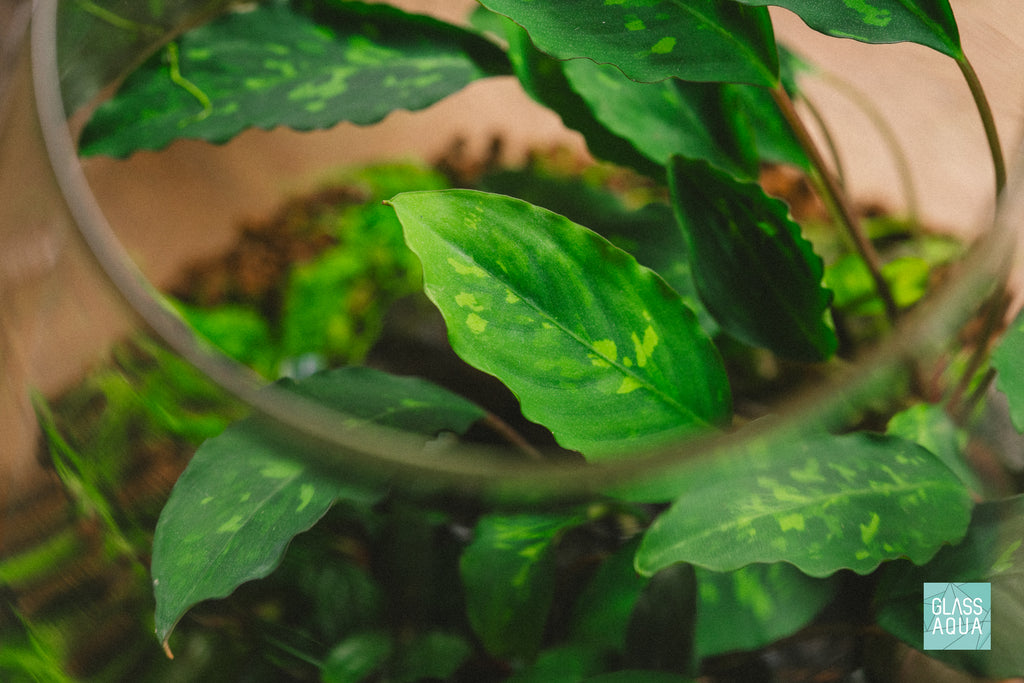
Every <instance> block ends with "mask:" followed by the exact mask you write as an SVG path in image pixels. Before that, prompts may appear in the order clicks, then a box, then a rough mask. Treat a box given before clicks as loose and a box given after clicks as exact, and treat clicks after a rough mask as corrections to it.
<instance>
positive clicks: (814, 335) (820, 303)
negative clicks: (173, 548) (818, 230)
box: [669, 157, 838, 361]
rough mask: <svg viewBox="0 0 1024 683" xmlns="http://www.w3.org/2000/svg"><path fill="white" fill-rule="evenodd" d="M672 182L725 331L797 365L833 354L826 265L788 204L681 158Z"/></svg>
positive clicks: (709, 300) (702, 287)
mask: <svg viewBox="0 0 1024 683" xmlns="http://www.w3.org/2000/svg"><path fill="white" fill-rule="evenodd" d="M669 184H670V187H671V190H672V200H673V204H674V206H675V210H676V218H677V219H678V221H679V225H680V227H681V228H682V230H683V234H684V235H685V236H686V241H687V243H688V244H689V247H690V255H691V256H690V259H691V264H692V267H693V275H694V280H695V282H696V284H697V291H698V292H699V293H700V295H701V298H702V299H703V300H704V304H705V305H706V306H707V307H708V310H709V311H710V312H711V315H713V316H714V317H715V319H716V320H717V321H718V323H719V324H720V325H721V326H722V328H723V329H725V330H726V331H727V332H729V333H730V334H732V335H733V336H735V337H736V338H738V339H740V340H741V341H744V342H747V343H749V344H752V345H754V346H763V347H765V348H768V349H770V350H771V351H774V352H775V353H777V354H779V355H780V356H784V357H787V358H792V359H794V360H805V361H820V360H825V359H827V358H829V357H831V356H832V354H834V353H835V351H836V347H837V346H838V341H837V339H836V335H835V332H834V331H833V330H832V328H831V327H830V326H829V325H828V324H827V323H826V321H825V316H826V311H827V310H828V305H829V303H830V301H831V299H832V295H831V292H829V290H827V289H824V288H823V287H822V286H821V280H822V277H823V275H824V270H825V269H824V265H823V263H822V260H821V258H820V257H818V256H817V255H816V254H815V253H814V251H813V250H812V247H811V244H810V242H808V241H807V240H805V239H804V238H803V237H802V236H801V235H800V226H798V225H797V224H796V223H794V222H793V221H792V220H791V219H790V218H789V209H788V208H787V206H786V204H785V203H783V202H782V201H780V200H778V199H773V198H771V197H769V196H768V195H766V194H765V193H764V191H763V190H762V189H761V187H760V186H759V185H756V184H754V183H740V182H737V181H736V180H734V179H733V178H732V177H730V176H728V175H726V174H725V173H722V172H721V171H718V170H716V169H714V168H712V167H711V166H710V165H708V164H707V162H703V161H692V160H688V159H684V158H682V157H674V158H673V160H672V164H671V166H670V167H669Z"/></svg>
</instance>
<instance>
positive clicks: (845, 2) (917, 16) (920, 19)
mask: <svg viewBox="0 0 1024 683" xmlns="http://www.w3.org/2000/svg"><path fill="white" fill-rule="evenodd" d="M736 2H740V3H743V4H744V5H753V6H759V7H763V6H765V5H776V6H778V7H785V8H786V9H788V10H791V11H793V12H794V13H796V14H797V15H799V16H800V18H801V19H803V20H804V22H806V23H807V25H808V26H810V27H811V28H813V29H814V30H816V31H820V32H821V33H825V34H827V35H830V36H835V37H837V38H853V39H854V40H859V41H861V42H865V43H902V42H910V43H920V44H921V45H925V46H927V47H930V48H933V49H935V50H938V51H939V52H941V53H943V54H946V55H948V56H950V57H952V58H954V59H957V58H959V57H962V56H963V50H962V49H961V47H960V32H959V30H958V29H957V26H956V19H955V18H954V17H953V10H952V9H951V8H950V6H949V2H948V0H736Z"/></svg>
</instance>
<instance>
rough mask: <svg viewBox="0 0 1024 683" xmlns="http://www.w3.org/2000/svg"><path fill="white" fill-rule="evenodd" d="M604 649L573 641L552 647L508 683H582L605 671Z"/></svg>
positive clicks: (507, 682)
mask: <svg viewBox="0 0 1024 683" xmlns="http://www.w3.org/2000/svg"><path fill="white" fill-rule="evenodd" d="M603 664H604V662H603V660H602V657H601V652H600V651H599V650H598V649H597V648H595V647H594V646H593V645H592V644H591V643H586V644H581V643H570V644H568V645H561V646H559V647H553V648H549V649H547V650H544V651H542V652H541V653H540V654H538V655H537V659H536V660H535V661H534V662H533V663H532V664H531V665H530V666H528V667H527V668H525V669H523V670H522V671H519V672H517V673H516V674H515V675H514V676H512V677H511V678H508V679H507V680H506V683H578V681H581V680H583V679H585V678H587V676H591V675H593V674H595V673H597V672H599V671H601V670H602V669H603V668H604V666H603Z"/></svg>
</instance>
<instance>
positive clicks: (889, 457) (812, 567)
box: [636, 432, 971, 577]
mask: <svg viewBox="0 0 1024 683" xmlns="http://www.w3.org/2000/svg"><path fill="white" fill-rule="evenodd" d="M679 486H680V488H681V491H680V495H679V497H678V498H677V500H676V501H675V503H674V504H673V506H672V507H671V508H670V509H669V510H668V511H667V512H665V513H663V514H662V515H661V516H660V517H659V518H658V519H657V520H655V522H654V524H653V525H652V526H651V527H650V529H649V530H648V531H647V533H646V534H645V536H644V540H643V543H642V544H641V546H640V550H639V551H638V553H637V558H636V563H637V569H638V570H639V571H640V572H642V573H644V574H653V573H654V572H656V571H658V570H659V569H661V568H663V567H666V566H668V565H670V564H672V563H674V562H690V563H693V564H695V565H697V566H700V567H704V568H706V569H711V570H714V571H730V570H733V569H738V568H739V567H742V566H744V565H747V564H750V563H752V562H766V563H768V562H780V561H784V562H789V563H791V564H794V565H796V566H797V567H798V568H799V569H800V570H801V571H803V572H804V573H806V574H808V575H810V576H818V577H822V576H828V575H829V574H832V573H833V572H835V571H837V570H839V569H852V570H853V571H855V572H857V573H860V574H866V573H868V572H870V571H872V570H873V569H875V567H877V566H878V565H879V564H880V563H882V562H884V561H886V560H892V559H896V558H900V557H908V558H909V559H911V560H912V561H914V562H916V563H923V562H926V561H927V560H929V559H930V558H931V557H932V556H933V555H934V554H935V552H936V551H937V550H938V549H939V547H940V546H942V545H943V544H945V543H951V542H956V541H957V540H959V539H960V538H962V537H963V534H964V532H965V531H966V528H967V523H968V521H969V519H970V511H971V497H970V494H969V492H968V491H967V489H966V488H965V487H964V486H963V484H962V483H961V482H960V481H959V480H958V479H957V478H956V475H954V474H953V473H952V472H951V471H950V470H949V468H948V467H946V465H944V464H943V463H942V462H941V461H939V460H938V458H936V457H935V456H934V455H932V454H931V453H929V452H928V451H927V450H925V449H924V448H921V447H920V446H918V445H917V444H914V443H911V442H909V441H905V440H903V439H898V438H895V437H889V436H879V435H874V434H869V433H866V432H858V433H854V434H848V435H843V436H832V435H830V434H807V435H797V434H789V435H784V436H783V437H782V438H776V439H775V440H773V441H769V440H767V439H763V440H759V441H755V442H753V443H752V444H751V446H750V447H748V448H747V449H744V451H740V452H738V453H736V454H730V455H729V456H727V457H722V458H718V459H714V460H711V461H707V462H704V463H701V464H699V465H695V466H694V467H693V469H692V470H691V471H690V473H689V476H688V477H687V478H686V479H684V480H681V481H680V482H679Z"/></svg>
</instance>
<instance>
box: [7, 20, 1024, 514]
mask: <svg viewBox="0 0 1024 683" xmlns="http://www.w3.org/2000/svg"><path fill="white" fill-rule="evenodd" d="M216 4H217V3H209V2H192V3H189V2H179V3H158V5H159V6H160V7H161V8H162V14H161V16H160V17H159V18H158V23H159V25H162V26H165V27H166V28H167V30H168V35H170V34H172V33H173V32H174V31H176V30H179V29H180V28H181V27H182V26H184V25H186V24H187V23H189V22H191V21H195V20H196V19H197V18H198V17H201V16H202V15H204V14H205V13H207V12H210V11H212V10H213V9H215V6H216ZM77 7H78V4H77V3H66V4H61V5H60V8H61V9H60V11H58V8H57V3H54V2H45V1H42V2H38V3H36V5H35V12H34V13H35V16H34V19H33V41H32V42H33V46H32V47H33V55H32V56H33V78H34V87H35V97H36V100H37V106H38V108H39V111H38V114H39V120H40V125H41V132H42V137H43V139H44V140H45V145H46V154H47V156H48V159H49V162H50V164H51V168H52V172H53V177H54V178H55V181H56V189H55V190H54V191H56V192H59V197H60V200H59V202H54V203H55V204H58V206H57V207H55V208H54V210H55V211H58V212H59V215H58V216H56V217H54V218H51V219H49V220H47V221H45V222H46V224H47V225H61V226H62V227H61V228H60V229H59V230H58V229H53V228H51V231H52V234H54V235H57V237H54V238H52V239H54V240H61V241H62V244H69V245H70V244H71V243H70V242H69V240H70V239H71V238H70V237H68V236H67V234H66V230H67V229H69V228H70V229H73V230H74V231H75V232H76V234H77V235H78V236H79V237H80V238H81V247H78V246H71V247H69V248H70V249H71V250H72V251H74V250H76V249H77V250H78V251H77V252H76V254H75V257H74V258H80V257H82V256H85V257H86V258H87V259H88V260H90V261H92V262H93V263H94V264H95V265H96V266H97V267H98V269H99V271H100V272H101V273H102V278H103V279H104V280H105V281H106V283H107V284H108V285H109V290H108V291H109V292H113V296H114V297H115V298H116V300H117V301H118V302H119V305H120V307H121V310H118V308H119V306H118V305H114V306H112V308H113V310H115V311H116V314H115V317H118V318H119V319H120V320H121V321H122V322H121V324H124V321H125V320H127V324H128V325H129V326H136V327H145V328H148V329H149V330H151V331H152V332H154V333H155V334H156V335H157V336H158V337H159V338H161V339H162V340H163V341H164V342H166V343H167V344H168V345H169V346H170V347H171V348H172V349H173V350H174V352H175V353H176V354H178V355H179V356H180V357H181V358H184V359H186V360H187V361H188V362H190V363H192V364H193V365H195V366H196V367H198V368H200V369H201V370H202V372H203V373H205V374H206V375H207V376H208V377H210V378H211V379H212V380H213V381H215V382H216V383H217V384H218V385H220V386H222V387H223V388H224V389H226V390H227V391H228V392H230V393H231V394H233V395H235V396H237V397H238V398H240V399H241V400H242V401H243V402H245V403H247V404H249V405H251V406H252V407H253V408H254V409H255V410H257V411H259V412H261V413H263V414H264V415H266V416H267V417H268V418H269V419H272V420H274V421H275V422H277V423H279V424H280V425H281V426H282V428H284V429H287V430H289V431H290V432H292V433H293V434H294V435H295V436H296V437H298V438H303V439H307V440H309V441H310V443H311V444H314V443H315V444H317V445H318V446H319V447H318V448H314V449H310V452H311V453H314V454H318V456H317V457H319V459H320V461H319V463H318V464H319V465H320V466H322V467H325V468H327V469H328V470H330V471H334V472H336V473H337V474H338V476H342V477H345V476H351V475H352V473H353V472H359V473H363V474H369V475H371V476H378V475H381V474H383V475H386V476H388V477H397V478H398V479H399V480H401V481H403V482H404V483H405V484H406V485H407V486H409V487H411V489H415V490H418V491H421V492H424V493H436V492H438V491H462V492H466V493H471V494H474V495H475V494H486V495H493V496H496V497H498V498H502V499H504V498H511V499H518V500H543V499H545V498H546V497H548V496H556V497H574V496H584V497H585V496H589V495H593V494H595V493H597V492H598V491H600V490H601V489H602V487H605V486H607V485H608V484H609V483H612V482H617V483H621V482H623V481H626V480H633V479H637V478H641V479H642V478H647V477H651V478H657V477H661V476H664V474H665V472H666V470H668V469H671V468H672V467H673V466H674V465H677V464H678V463H679V462H681V461H683V460H686V459H689V458H691V457H696V456H703V455H712V454H715V453H718V452H720V451H721V449H730V448H736V447H742V442H740V443H737V439H738V437H736V436H723V437H720V438H715V439H709V440H708V441H706V442H704V441H702V442H700V443H692V442H691V443H685V444H680V445H679V446H677V447H673V448H669V449H665V450H664V451H662V452H658V453H651V454H647V455H645V456H643V457H631V458H630V459H628V460H622V461H614V462H609V463H607V464H604V463H603V464H602V466H601V467H578V466H570V465H564V464H552V463H538V464H532V463H531V464H530V465H529V466H526V465H524V464H523V463H521V462H516V463H514V464H512V463H510V461H509V459H507V458H502V457H501V455H500V454H494V453H490V452H486V451H483V450H481V449H480V448H477V447H457V448H455V449H453V450H452V451H451V452H450V453H448V454H447V455H446V457H445V458H444V459H436V460H430V461H424V460H423V459H422V457H421V456H420V454H419V450H420V449H419V446H418V442H417V441H415V440H411V439H410V438H408V437H407V436H406V435H403V434H401V433H397V432H394V431H391V430H386V429H380V428H370V427H366V428H361V429H360V430H358V431H353V430H351V429H347V428H345V427H343V426H342V425H343V423H344V420H342V419H339V418H338V416H337V415H335V414H332V413H331V412H330V411H326V410H325V409H324V408H323V407H322V406H319V405H316V404H313V403H311V402H309V401H306V400H303V399H300V398H299V397H296V396H293V395H291V394H286V393H284V392H280V391H274V390H267V389H266V388H265V387H264V382H262V381H260V380H259V379H257V378H256V377H255V376H254V375H253V373H251V372H249V371H248V370H247V369H246V368H243V367H241V366H239V365H238V364H237V363H234V362H233V361H230V360H229V359H227V358H225V357H223V356H219V355H217V354H215V353H212V352H211V351H210V350H209V349H208V348H207V347H205V346H204V345H202V344H201V343H200V342H199V341H198V340H197V339H196V338H195V336H194V335H193V333H192V331H191V330H189V329H188V327H187V326H185V325H184V324H183V323H182V322H181V320H180V319H179V318H178V317H177V316H176V315H174V314H173V313H171V312H170V311H169V310H168V309H167V308H166V307H165V306H164V305H163V304H161V303H160V301H159V299H158V298H157V297H156V296H154V293H153V288H152V286H151V285H150V284H149V282H148V281H147V280H146V278H145V277H144V276H143V275H142V273H141V272H140V270H139V269H138V267H137V266H136V265H135V264H134V263H133V262H132V259H131V258H130V257H129V256H128V254H127V253H126V250H125V249H124V247H123V245H122V244H121V243H120V242H119V240H118V238H117V236H116V234H115V232H114V230H112V229H111V227H110V225H109V223H108V220H107V218H106V217H105V215H104V211H103V210H102V209H101V207H100V206H99V205H98V204H97V202H96V200H95V198H94V196H93V194H92V192H91V189H90V187H89V184H88V182H87V181H86V179H85V176H84V174H83V172H82V168H81V165H80V163H79V161H78V159H77V157H76V154H75V147H74V142H73V137H72V133H71V128H70V127H69V123H68V112H76V111H78V110H79V109H80V108H81V107H82V106H83V105H85V104H86V103H87V102H89V101H90V100H91V98H93V97H94V96H95V94H96V93H97V92H98V91H99V90H100V89H101V87H102V86H103V85H104V84H105V83H107V82H109V81H110V80H112V79H114V78H115V77H116V75H117V74H119V73H121V72H123V71H124V68H125V65H130V64H132V63H134V62H135V61H137V60H138V59H139V58H141V57H143V56H145V55H146V54H148V53H149V52H150V51H151V50H152V49H154V47H155V46H157V45H159V44H160V43H161V41H162V40H164V39H166V36H150V35H146V34H144V33H138V32H136V33H132V32H125V31H123V30H118V28H117V27H114V26H111V25H110V24H109V23H105V22H103V21H98V20H97V21H93V20H95V19H96V17H95V16H90V15H89V14H88V13H85V14H83V13H82V12H81V11H77V12H76V11H75V8H77ZM132 7H135V9H134V10H133V11H138V12H143V13H144V12H145V10H144V9H142V8H141V7H142V6H141V4H140V5H138V6H136V5H132ZM67 8H71V9H70V10H69V9H67ZM172 8H173V9H172ZM62 12H66V14H63V15H62ZM145 19H146V21H147V22H149V23H152V22H153V21H154V17H151V16H150V17H145ZM133 20H134V19H133ZM62 32H76V33H77V35H78V36H79V37H78V38H76V40H69V39H66V36H64V37H65V40H61V37H62ZM108 34H109V35H111V36H119V38H118V39H117V40H112V39H108V37H107V35H108ZM126 34H129V35H130V36H131V37H132V39H131V40H129V39H127V38H125V35H126ZM82 35H85V36H86V38H81V37H80V36H82ZM92 38H95V40H93V39H92ZM87 45H88V46H92V45H103V46H105V47H107V48H109V50H106V49H104V50H97V51H92V50H91V49H86V48H85V47H84V46H87ZM55 46H56V47H55ZM1020 182H1021V181H1020V179H1019V178H1018V177H1017V176H1016V175H1015V176H1014V179H1013V180H1012V183H1011V187H1010V188H1009V191H1008V192H1007V197H1008V199H1007V201H1006V203H1005V206H1004V207H1003V208H1002V210H1001V211H1000V212H999V214H998V219H997V220H994V221H992V222H991V224H987V223H986V225H983V226H981V228H980V230H979V231H978V234H979V237H978V238H977V239H976V240H975V242H974V244H973V246H972V247H971V249H970V251H969V253H968V254H967V256H966V257H965V259H964V260H963V262H962V264H960V266H959V267H958V268H957V269H956V275H955V277H951V278H948V279H947V281H946V282H945V283H944V284H943V285H942V286H941V287H940V288H938V290H937V291H935V292H934V293H933V294H931V295H930V297H929V300H928V301H927V303H926V304H925V305H922V306H920V307H919V308H918V309H916V310H915V311H914V312H913V313H912V314H911V315H908V316H907V317H906V318H905V320H903V321H902V322H901V324H900V326H899V328H898V330H897V331H895V332H894V333H893V334H891V335H889V337H888V338H887V339H886V340H885V342H884V343H883V344H881V345H879V347H878V348H875V349H873V350H872V351H871V352H870V353H868V354H866V355H865V357H864V358H863V359H861V360H859V361H858V362H857V363H856V364H855V365H853V366H852V367H849V368H848V369H847V370H846V371H844V372H841V373H839V374H838V375H837V376H834V377H831V378H830V379H829V380H828V381H827V382H825V383H823V384H822V385H821V386H819V387H815V388H814V389H813V390H811V391H809V392H807V393H806V394H804V395H801V396H798V397H796V398H795V399H793V400H792V401H791V402H790V404H789V405H787V406H786V407H785V408H784V409H783V410H781V411H780V415H781V417H780V419H779V420H777V421H772V423H771V426H766V427H764V428H763V429H764V430H767V433H765V434H760V433H758V430H756V429H754V430H747V431H745V432H744V437H743V438H744V439H745V438H751V437H752V435H753V436H756V438H759V439H760V438H765V437H767V438H776V437H778V438H785V436H784V435H785V433H786V429H787V428H788V427H789V426H793V425H796V426H799V425H802V424H806V423H807V421H809V420H824V421H830V420H833V419H837V418H838V417H839V416H841V415H844V414H848V411H849V410H851V409H852V407H856V406H857V405H858V404H859V403H860V402H862V401H864V400H867V399H869V398H872V399H874V398H877V395H878V392H879V391H880V390H883V391H884V386H885V383H886V378H887V377H890V376H891V374H890V373H892V372H894V371H896V370H897V369H898V368H899V367H900V366H902V365H903V364H904V363H905V362H907V360H908V359H918V360H921V359H924V358H927V357H929V356H930V355H933V354H937V353H939V352H941V351H942V350H944V349H945V348H946V346H947V344H948V343H950V342H951V341H952V340H953V339H954V338H955V335H956V333H957V330H958V329H959V328H960V327H961V326H962V325H963V324H964V323H965V321H966V320H967V319H968V318H969V317H970V316H972V315H973V314H974V313H975V312H976V311H977V308H978V306H979V303H980V302H982V301H984V300H985V298H986V297H987V296H988V295H989V294H990V293H991V292H992V291H993V290H994V288H995V287H996V286H997V285H998V283H999V282H1001V281H1003V280H1004V279H1005V277H1006V274H1007V271H1008V268H1009V267H1010V254H1011V253H1012V249H1011V248H1010V246H1011V244H1012V242H1013V241H1014V224H1015V222H1016V221H1017V220H1019V218H1020V207H1019V206H1018V205H1019V204H1020V203H1021V199H1020V198H1021V188H1020V187H1019V185H1020ZM39 184H40V185H43V184H47V183H43V182H42V181H40V183H39ZM61 205H62V206H61ZM64 210H66V213H65V211H64ZM23 223H24V222H23ZM5 239H6V237H5ZM12 239H13V237H12ZM36 239H38V235H37V237H36ZM67 250H68V249H64V251H67ZM62 278H63V279H65V281H66V280H67V276H66V275H63V276H62ZM64 286H67V285H66V284H65V285H64ZM109 303H110V302H109V301H108V302H107V304H108V305H109ZM122 311H127V312H129V313H130V317H128V318H127V319H126V318H124V317H122V316H120V313H121V312H122ZM96 315H98V313H97V312H96V311H94V310H93V308H92V307H91V306H90V308H89V315H88V318H89V321H88V323H89V324H92V325H95V324H96V323H95V316H96ZM880 387H881V388H882V389H880ZM773 435H774V436H773Z"/></svg>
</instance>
